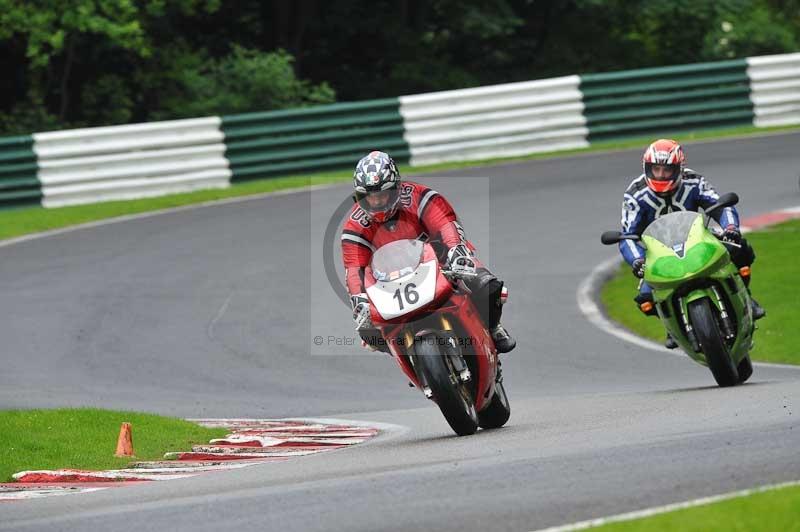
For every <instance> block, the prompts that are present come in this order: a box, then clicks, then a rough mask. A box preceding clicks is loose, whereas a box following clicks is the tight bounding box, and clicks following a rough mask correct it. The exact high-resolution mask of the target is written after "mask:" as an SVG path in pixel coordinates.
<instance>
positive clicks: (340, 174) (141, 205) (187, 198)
mask: <svg viewBox="0 0 800 532" xmlns="http://www.w3.org/2000/svg"><path fill="white" fill-rule="evenodd" d="M798 129H800V127H798V126H787V127H780V128H756V127H753V126H741V127H736V128H727V129H712V130H702V131H683V132H664V133H662V134H663V135H665V136H669V135H675V136H679V137H680V139H681V141H682V142H684V143H686V142H691V141H693V140H704V139H715V138H725V137H738V136H746V135H752V134H764V133H770V132H780V131H792V130H798ZM652 139H653V137H652V136H648V137H637V138H630V139H623V140H614V141H603V142H597V143H594V144H592V146H590V147H589V148H582V149H576V150H566V151H558V152H547V153H537V154H533V155H528V156H525V157H514V158H505V159H485V160H481V161H465V162H456V163H443V164H436V165H429V166H420V167H413V168H412V167H410V166H401V168H400V170H401V172H402V173H403V175H415V174H423V173H430V172H437V171H445V170H455V169H458V168H467V167H483V166H494V165H498V164H508V163H515V162H524V161H531V160H536V159H546V158H552V157H566V156H569V155H576V154H581V153H590V152H598V151H608V150H621V149H627V148H642V149H644V147H645V146H646V145H647V143H648V142H651V141H652ZM353 164H355V161H353ZM351 176H352V172H351V171H349V170H347V171H335V172H323V173H317V174H311V175H301V176H288V177H275V178H270V179H261V180H255V181H250V182H246V183H241V184H235V185H233V186H232V187H230V188H227V189H221V190H202V191H197V192H189V193H184V194H173V195H169V196H161V197H158V198H145V199H139V200H129V201H110V202H104V203H94V204H90V205H78V206H73V207H60V208H56V209H45V208H43V207H27V208H19V209H8V210H2V211H0V240H3V239H8V238H13V237H16V236H21V235H25V234H30V233H37V232H41V231H47V230H51V229H58V228H61V227H67V226H71V225H77V224H82V223H86V222H92V221H96V220H103V219H107V218H115V217H118V216H126V215H131V214H138V213H143V212H149V211H156V210H161V209H167V208H172V207H180V206H184V205H191V204H194V203H202V202H207V201H214V200H219V199H225V198H232V197H239V196H250V195H254V194H263V193H267V192H275V191H279V190H286V189H293V188H300V187H306V186H310V185H320V184H326V183H339V182H342V183H343V182H346V181H348V180H349V179H350V177H351Z"/></svg>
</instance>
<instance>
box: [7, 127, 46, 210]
mask: <svg viewBox="0 0 800 532" xmlns="http://www.w3.org/2000/svg"><path fill="white" fill-rule="evenodd" d="M41 199H42V191H41V187H40V186H39V180H38V179H37V178H36V154H35V153H34V152H33V137H31V136H30V135H28V136H24V137H7V138H0V207H15V206H21V205H28V204H37V203H39V202H40V201H41Z"/></svg>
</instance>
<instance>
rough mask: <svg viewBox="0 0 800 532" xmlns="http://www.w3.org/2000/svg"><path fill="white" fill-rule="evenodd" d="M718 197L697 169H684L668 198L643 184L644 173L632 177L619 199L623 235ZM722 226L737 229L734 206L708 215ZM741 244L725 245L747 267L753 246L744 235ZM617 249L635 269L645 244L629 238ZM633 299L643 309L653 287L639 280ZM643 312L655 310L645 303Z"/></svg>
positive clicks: (707, 204)
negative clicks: (621, 198) (678, 184)
mask: <svg viewBox="0 0 800 532" xmlns="http://www.w3.org/2000/svg"><path fill="white" fill-rule="evenodd" d="M717 200H719V194H717V192H716V191H715V190H714V188H713V187H712V186H711V184H710V183H709V182H708V181H707V180H706V178H705V177H703V176H702V175H700V174H698V173H697V172H695V171H693V170H690V169H688V168H687V169H685V170H684V174H683V179H682V182H681V185H680V186H679V187H678V188H677V189H676V190H675V192H674V193H673V194H672V195H670V196H669V197H660V196H658V195H656V193H654V192H653V191H652V190H651V189H650V188H649V187H648V186H647V184H646V182H645V176H644V174H642V175H640V176H639V177H637V178H636V179H634V180H633V181H632V182H631V184H630V185H629V186H628V189H627V190H626V191H625V194H624V196H623V201H622V233H623V234H625V235H633V234H636V235H639V236H641V235H642V233H643V232H644V230H645V229H646V228H647V226H648V225H650V223H651V222H653V220H655V219H656V218H658V217H660V216H662V215H664V214H668V213H671V212H676V211H694V212H697V211H698V210H699V209H700V208H703V209H707V208H708V207H711V206H712V205H714V204H715V203H716V202H717ZM711 216H712V217H713V218H714V219H715V220H716V221H717V222H718V223H719V224H720V226H721V227H722V228H724V229H728V230H731V229H732V230H734V231H735V232H736V233H737V234H738V232H739V214H738V213H737V211H736V209H735V208H734V207H726V208H724V209H721V210H719V211H716V212H714V213H712V215H711ZM740 242H741V247H740V248H739V247H730V246H729V247H728V249H729V251H730V252H731V260H732V261H733V263H734V264H735V265H736V267H737V268H742V267H744V266H750V265H751V264H752V263H753V261H754V260H755V253H754V251H753V248H752V247H751V246H750V244H748V243H747V241H746V240H745V239H744V238H741V239H740ZM619 250H620V253H622V256H623V257H624V258H625V261H626V262H627V263H628V264H629V265H630V266H631V268H633V269H634V270H636V269H637V267H639V268H640V266H641V264H642V261H644V258H645V253H644V247H642V245H641V244H639V243H638V242H634V241H632V240H620V242H619ZM743 280H744V281H745V284H749V282H750V277H749V276H746V277H743ZM635 301H636V302H637V303H638V304H639V308H640V309H642V306H641V305H642V304H643V303H645V302H648V301H650V302H652V301H653V293H652V288H651V287H650V286H649V285H648V284H647V283H645V282H644V281H641V283H640V284H639V294H638V295H637V296H636V298H635ZM647 308H648V309H649V310H648V311H645V310H643V312H645V314H648V315H655V309H654V308H653V307H652V305H648V306H647Z"/></svg>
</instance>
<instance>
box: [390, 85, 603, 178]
mask: <svg viewBox="0 0 800 532" xmlns="http://www.w3.org/2000/svg"><path fill="white" fill-rule="evenodd" d="M579 85H580V77H579V76H567V77H562V78H553V79H544V80H536V81H526V82H521V83H509V84H505V85H494V86H490V87H477V88H474V89H460V90H454V91H444V92H435V93H429V94H418V95H413V96H401V97H400V114H401V115H402V116H403V120H404V125H405V139H406V142H408V145H409V147H410V150H411V165H412V166H416V165H423V164H435V163H440V162H446V161H467V160H478V159H487V158H491V157H509V156H518V155H526V154H531V153H537V152H542V151H553V150H561V149H570V148H582V147H586V146H588V145H589V143H588V141H587V135H588V134H589V130H588V128H586V119H585V118H584V116H583V109H584V106H583V101H582V100H583V97H582V94H581V92H580V90H579Z"/></svg>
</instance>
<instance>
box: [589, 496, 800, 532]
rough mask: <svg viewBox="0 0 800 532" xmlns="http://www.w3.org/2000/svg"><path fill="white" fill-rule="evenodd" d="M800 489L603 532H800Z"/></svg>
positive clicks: (680, 512)
mask: <svg viewBox="0 0 800 532" xmlns="http://www.w3.org/2000/svg"><path fill="white" fill-rule="evenodd" d="M798 518H800V487H798V486H791V487H785V488H780V489H774V490H768V491H764V492H761V493H755V494H752V495H747V496H744V497H737V498H733V499H728V500H724V501H720V502H716V503H712V504H707V505H703V506H696V507H693V508H687V509H683V510H675V511H672V512H668V513H664V514H659V515H655V516H652V517H646V518H642V519H635V520H632V521H623V522H618V523H610V524H607V525H603V526H599V527H595V528H592V529H591V530H596V531H602V532H629V531H634V530H647V532H695V531H696V532H714V531H719V532H793V531H794V532H800V519H798Z"/></svg>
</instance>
